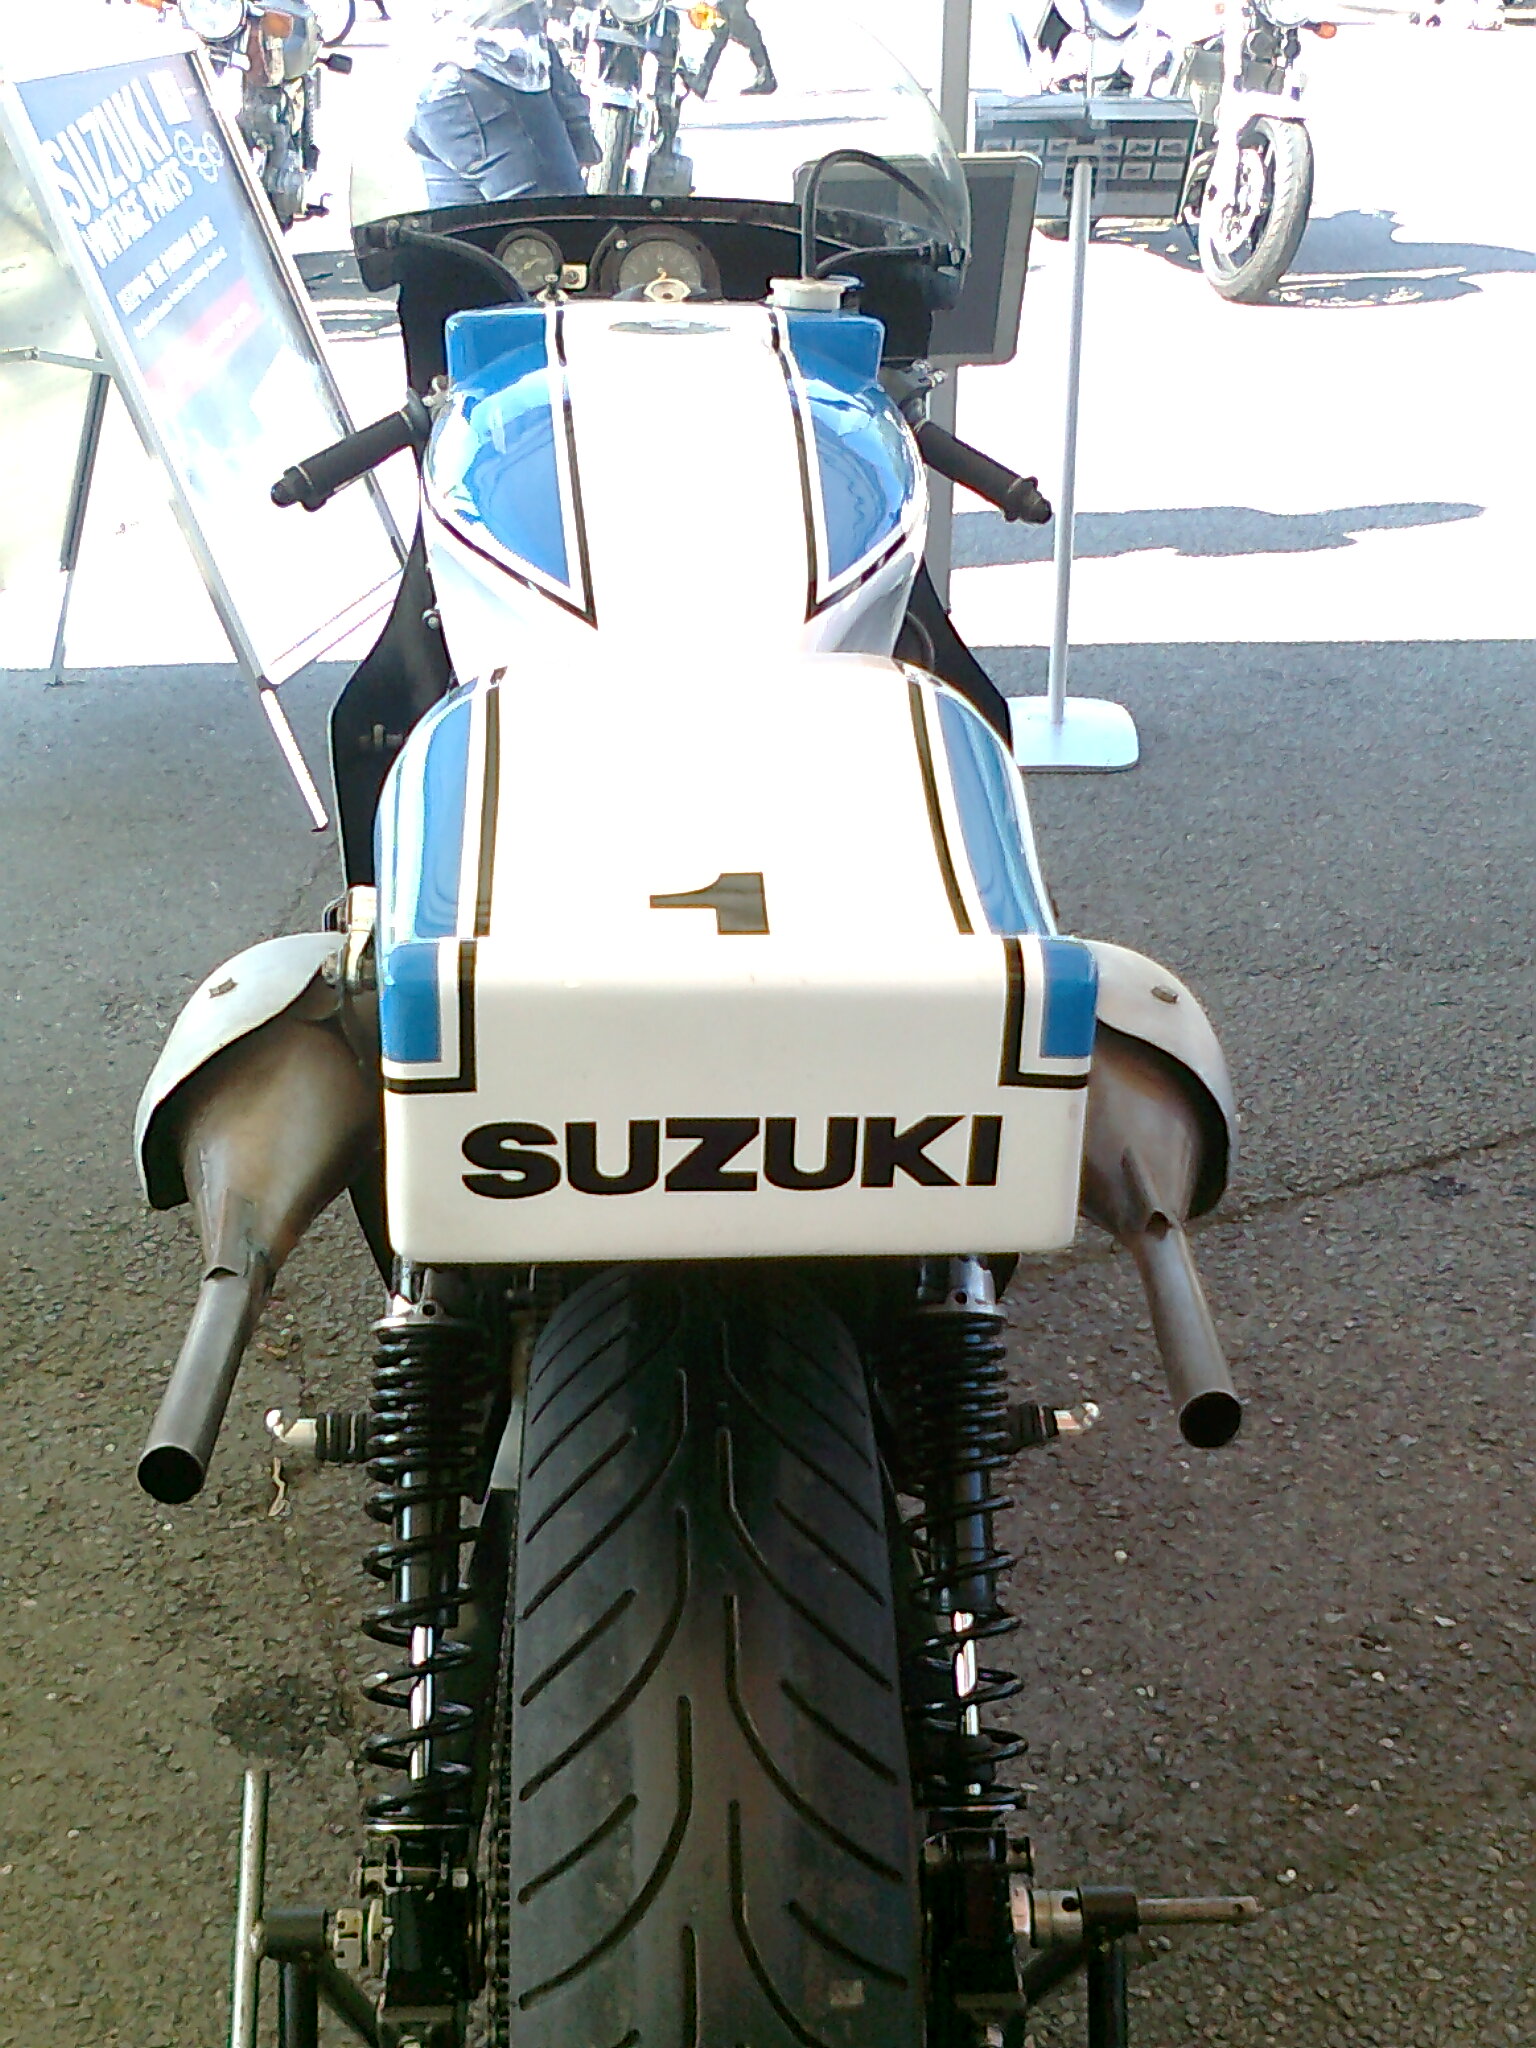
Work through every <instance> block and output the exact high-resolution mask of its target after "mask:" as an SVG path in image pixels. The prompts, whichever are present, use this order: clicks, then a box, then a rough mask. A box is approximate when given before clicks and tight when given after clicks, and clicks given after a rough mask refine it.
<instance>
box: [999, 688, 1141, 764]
mask: <svg viewBox="0 0 1536 2048" xmlns="http://www.w3.org/2000/svg"><path fill="white" fill-rule="evenodd" d="M1008 711H1009V715H1010V718H1011V721H1012V725H1013V758H1014V759H1015V761H1017V762H1018V764H1019V766H1020V767H1021V768H1027V769H1031V770H1033V771H1035V772H1036V773H1039V772H1041V771H1051V770H1056V771H1059V772H1062V773H1071V772H1075V773H1078V774H1095V773H1097V774H1107V773H1110V772H1111V771H1113V770H1115V769H1117V768H1134V767H1135V766H1136V763H1137V761H1138V760H1139V759H1140V758H1141V743H1140V741H1139V740H1138V739H1137V737H1136V722H1135V720H1134V719H1133V718H1132V717H1131V714H1130V713H1129V711H1127V710H1126V708H1125V706H1124V705H1123V704H1111V703H1110V702H1109V700H1108V699H1107V698H1104V697H1068V698H1067V699H1066V700H1065V702H1064V703H1063V704H1062V707H1061V714H1062V715H1061V717H1060V718H1059V719H1055V720H1053V719H1052V717H1051V700H1050V699H1049V697H1010V698H1009V700H1008Z"/></svg>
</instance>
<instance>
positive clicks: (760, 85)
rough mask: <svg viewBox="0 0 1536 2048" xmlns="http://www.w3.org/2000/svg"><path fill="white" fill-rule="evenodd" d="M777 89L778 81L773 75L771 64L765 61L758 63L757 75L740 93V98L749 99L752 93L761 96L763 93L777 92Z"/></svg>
mask: <svg viewBox="0 0 1536 2048" xmlns="http://www.w3.org/2000/svg"><path fill="white" fill-rule="evenodd" d="M778 89H779V81H778V80H777V79H776V78H775V77H774V75H773V66H772V65H771V64H769V63H766V62H765V63H762V64H759V65H758V67H757V76H756V78H754V79H753V81H752V83H751V84H750V85H749V86H748V87H747V88H746V90H745V91H744V92H743V93H742V98H743V99H744V100H749V99H751V98H752V97H753V96H754V95H758V96H761V95H762V94H765V93H770V92H777V91H778Z"/></svg>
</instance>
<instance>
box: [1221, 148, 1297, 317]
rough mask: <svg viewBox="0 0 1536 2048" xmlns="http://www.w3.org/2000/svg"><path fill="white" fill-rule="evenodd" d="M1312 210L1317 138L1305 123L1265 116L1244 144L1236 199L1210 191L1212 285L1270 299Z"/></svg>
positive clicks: (1233, 295) (1243, 296)
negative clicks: (1314, 141) (1225, 200)
mask: <svg viewBox="0 0 1536 2048" xmlns="http://www.w3.org/2000/svg"><path fill="white" fill-rule="evenodd" d="M1311 208H1312V138H1311V136H1310V135H1309V134H1308V133H1307V130H1306V128H1305V127H1304V126H1303V124H1302V123H1301V122H1300V121H1281V120H1275V119H1273V118H1271V116H1269V115H1268V114H1260V115H1258V116H1257V118H1256V119H1254V120H1252V121H1250V122H1249V123H1248V125H1247V127H1246V128H1245V129H1244V130H1243V134H1242V139H1241V141H1240V142H1239V144H1238V165H1237V183H1236V190H1235V192H1234V194H1233V197H1232V201H1231V203H1230V204H1224V203H1222V202H1221V201H1220V200H1218V198H1217V197H1216V195H1215V192H1214V189H1213V187H1212V186H1211V185H1210V184H1209V183H1208V184H1207V185H1206V188H1205V198H1204V201H1203V203H1202V205H1201V208H1200V225H1199V231H1198V243H1199V250H1200V268H1201V270H1202V271H1203V272H1204V273H1205V278H1206V281H1207V283H1208V284H1210V285H1211V286H1212V288H1213V289H1214V290H1215V291H1217V292H1218V293H1219V294H1220V295H1221V297H1222V298H1224V299H1233V300H1235V301H1236V302H1237V303H1238V304H1239V305H1244V306H1254V305H1258V304H1259V303H1260V302H1261V301H1262V300H1264V299H1267V298H1268V297H1269V295H1270V293H1271V292H1272V291H1273V290H1274V288H1275V286H1276V285H1277V284H1278V283H1279V282H1280V280H1281V278H1283V277H1284V276H1285V274H1286V272H1287V271H1288V270H1289V269H1290V267H1291V265H1292V264H1293V263H1294V262H1295V260H1296V251H1297V250H1298V249H1299V248H1300V247H1301V238H1302V236H1303V234H1304V233H1305V232H1306V226H1307V215H1308V214H1309V213H1310V211H1311Z"/></svg>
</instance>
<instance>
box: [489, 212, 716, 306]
mask: <svg viewBox="0 0 1536 2048" xmlns="http://www.w3.org/2000/svg"><path fill="white" fill-rule="evenodd" d="M495 255H496V260H497V261H498V262H499V263H502V264H505V266H506V268H507V269H508V270H510V271H511V273H512V275H513V276H514V277H515V278H516V279H517V281H518V283H519V284H520V285H521V286H522V287H523V289H524V291H526V292H527V293H528V294H529V296H530V297H532V298H536V299H537V298H544V297H548V296H550V295H552V294H554V293H556V292H589V293H591V295H592V296H593V297H595V298H601V299H620V298H634V299H638V298H646V299H652V300H660V301H662V302H667V301H670V300H677V299H718V298H720V297H721V296H722V291H721V284H720V266H719V265H718V264H717V263H716V261H715V259H714V257H713V256H712V255H711V254H710V252H709V250H708V249H707V248H706V247H705V246H704V244H703V242H702V241H700V240H699V238H698V236H697V235H691V234H689V233H688V232H687V230H686V229H683V228H678V227H675V226H665V227H663V226H660V225H658V226H655V227H649V226H644V225H639V226H634V225H630V224H628V223H626V224H625V225H623V226H620V227H616V228H613V229H612V230H611V231H610V232H609V233H608V234H606V235H605V236H604V237H603V239H602V241H601V242H600V243H599V244H598V246H597V248H596V250H595V251H594V252H593V256H592V261H591V262H590V263H568V262H567V261H566V259H565V254H564V252H563V251H562V249H561V247H560V244H559V243H558V242H557V241H556V240H555V238H554V236H553V235H551V234H548V233H546V232H545V231H544V230H543V229H542V228H535V227H518V228H516V229H515V230H514V231H513V232H512V233H511V234H509V235H507V236H506V237H505V238H504V239H503V240H502V241H500V242H498V243H497V245H496V249H495Z"/></svg>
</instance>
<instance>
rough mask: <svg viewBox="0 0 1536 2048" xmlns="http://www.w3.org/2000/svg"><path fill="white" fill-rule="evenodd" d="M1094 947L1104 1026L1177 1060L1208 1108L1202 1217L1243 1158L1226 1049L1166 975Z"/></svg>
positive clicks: (1100, 943) (1100, 944)
mask: <svg viewBox="0 0 1536 2048" xmlns="http://www.w3.org/2000/svg"><path fill="white" fill-rule="evenodd" d="M1087 944H1088V947H1089V949H1090V951H1091V952H1092V954H1093V957H1094V961H1095V964H1096V966H1097V969H1098V1015H1099V1022H1100V1023H1101V1024H1107V1025H1108V1026H1109V1027H1110V1029H1111V1030H1112V1031H1118V1032H1120V1033H1121V1035H1122V1036H1123V1037H1126V1038H1134V1039H1137V1040H1138V1041H1139V1042H1140V1043H1141V1044H1143V1045H1150V1046H1151V1047H1153V1049H1154V1050H1155V1051H1157V1052H1159V1053H1161V1054H1162V1055H1163V1057H1164V1058H1165V1059H1167V1060H1170V1061H1171V1062H1172V1063H1173V1064H1174V1066H1176V1067H1178V1068H1179V1069H1180V1070H1181V1072H1182V1074H1183V1075H1184V1076H1185V1077H1186V1086H1187V1088H1188V1090H1189V1093H1190V1095H1191V1097H1192V1098H1193V1099H1195V1100H1197V1101H1198V1102H1200V1104H1201V1106H1202V1109H1203V1112H1204V1113H1203V1116H1202V1122H1203V1124H1204V1126H1205V1135H1206V1145H1205V1152H1204V1164H1203V1167H1202V1171H1201V1175H1200V1179H1199V1183H1198V1185H1197V1187H1196V1189H1195V1195H1194V1200H1193V1201H1192V1203H1191V1205H1190V1212H1189V1213H1190V1214H1191V1215H1192V1216H1203V1215H1204V1214H1205V1213H1206V1211H1207V1210H1208V1209H1213V1208H1215V1206H1216V1204H1217V1203H1218V1202H1219V1201H1220V1200H1221V1197H1222V1195H1223V1193H1224V1192H1225V1190H1226V1185H1227V1180H1228V1178H1229V1176H1230V1173H1231V1170H1232V1164H1233V1161H1234V1160H1235V1158H1236V1156H1237V1102H1236V1098H1235V1097H1234V1095H1233V1093H1232V1078H1231V1075H1230V1074H1229V1073H1228V1071H1227V1060H1226V1055H1225V1053H1224V1052H1223V1051H1222V1049H1221V1041H1220V1040H1219V1039H1218V1038H1217V1036H1216V1033H1215V1031H1214V1030H1213V1029H1212V1026H1211V1020H1210V1018H1209V1017H1207V1016H1206V1014H1205V1011H1204V1010H1203V1009H1202V1008H1201V1006H1200V1002H1199V999H1198V998H1197V997H1196V996H1195V995H1194V993H1193V991H1192V990H1190V989H1189V988H1188V987H1187V986H1186V985H1185V984H1184V983H1183V982H1182V981H1180V980H1179V978H1178V976H1177V975H1174V974H1170V973H1169V972H1168V970H1167V968H1166V967H1161V966H1159V965H1158V963H1157V961H1155V960H1149V959H1148V958H1147V956H1146V954H1145V953H1136V952H1133V951H1132V950H1131V948H1130V947H1129V946H1113V945H1110V944H1108V943H1107V942H1106V941H1104V940H1102V939H1089V940H1088V941H1087Z"/></svg>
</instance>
